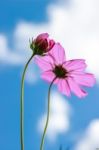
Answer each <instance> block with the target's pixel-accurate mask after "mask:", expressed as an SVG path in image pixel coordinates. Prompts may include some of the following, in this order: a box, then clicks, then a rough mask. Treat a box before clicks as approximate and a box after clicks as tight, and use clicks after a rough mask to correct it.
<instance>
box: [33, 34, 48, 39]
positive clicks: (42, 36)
mask: <svg viewBox="0 0 99 150" xmlns="http://www.w3.org/2000/svg"><path fill="white" fill-rule="evenodd" d="M48 36H49V34H48V33H42V34H39V35H38V36H37V38H36V41H39V40H42V39H47V38H48Z"/></svg>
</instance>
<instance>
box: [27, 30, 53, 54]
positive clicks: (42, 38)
mask: <svg viewBox="0 0 99 150" xmlns="http://www.w3.org/2000/svg"><path fill="white" fill-rule="evenodd" d="M54 44H55V42H54V40H52V39H49V34H48V33H42V34H40V35H38V36H37V37H36V38H35V39H34V40H32V43H31V44H30V48H31V49H32V50H33V51H34V53H35V54H36V55H43V54H45V53H47V52H49V51H50V50H51V49H52V48H53V46H54Z"/></svg>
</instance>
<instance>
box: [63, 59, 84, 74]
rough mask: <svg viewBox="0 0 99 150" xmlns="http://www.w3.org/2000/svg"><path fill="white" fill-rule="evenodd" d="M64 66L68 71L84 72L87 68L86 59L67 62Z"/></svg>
mask: <svg viewBox="0 0 99 150" xmlns="http://www.w3.org/2000/svg"><path fill="white" fill-rule="evenodd" d="M63 66H64V67H65V68H66V69H67V70H68V71H84V69H85V68H86V63H85V60H84V59H74V60H69V61H66V63H64V64H63Z"/></svg>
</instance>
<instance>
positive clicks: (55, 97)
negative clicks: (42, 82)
mask: <svg viewBox="0 0 99 150" xmlns="http://www.w3.org/2000/svg"><path fill="white" fill-rule="evenodd" d="M70 115H71V107H70V106H69V104H68V102H67V101H66V99H64V98H63V97H62V96H61V95H59V94H58V93H55V92H54V93H52V95H51V109H50V120H49V125H48V129H47V138H48V139H50V140H55V139H56V137H57V136H58V135H59V134H61V133H64V132H66V131H68V130H69V128H70ZM45 121H46V113H45V114H43V116H42V117H41V118H40V120H39V122H38V128H39V130H40V132H43V129H44V126H45Z"/></svg>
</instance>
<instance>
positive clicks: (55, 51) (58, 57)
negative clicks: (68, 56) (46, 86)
mask: <svg viewBox="0 0 99 150" xmlns="http://www.w3.org/2000/svg"><path fill="white" fill-rule="evenodd" d="M49 53H50V55H52V57H53V58H54V60H55V63H56V64H62V63H63V62H64V61H65V50H64V48H63V47H62V46H61V45H60V44H59V43H56V44H55V45H54V46H53V48H52V49H51V51H50V52H49Z"/></svg>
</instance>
